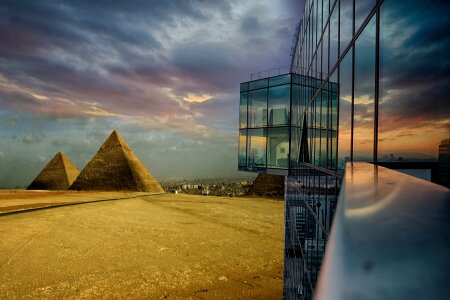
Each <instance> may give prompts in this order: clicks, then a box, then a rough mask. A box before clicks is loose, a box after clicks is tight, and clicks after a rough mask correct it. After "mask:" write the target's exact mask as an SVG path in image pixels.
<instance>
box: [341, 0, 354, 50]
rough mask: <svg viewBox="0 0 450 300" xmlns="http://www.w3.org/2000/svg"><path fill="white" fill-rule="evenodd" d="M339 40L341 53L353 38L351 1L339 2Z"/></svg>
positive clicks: (342, 0) (343, 0)
mask: <svg viewBox="0 0 450 300" xmlns="http://www.w3.org/2000/svg"><path fill="white" fill-rule="evenodd" d="M340 4H341V18H340V23H341V27H340V30H341V32H340V35H341V36H340V39H341V47H340V51H341V53H342V52H343V51H344V50H345V48H347V46H348V44H349V43H350V41H351V39H352V37H353V0H341V2H340Z"/></svg>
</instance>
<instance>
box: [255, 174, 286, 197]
mask: <svg viewBox="0 0 450 300" xmlns="http://www.w3.org/2000/svg"><path fill="white" fill-rule="evenodd" d="M247 194H248V195H259V196H268V195H271V196H275V195H278V196H281V195H284V176H280V175H271V174H265V173H260V174H258V176H257V177H256V178H255V181H253V184H252V186H251V187H250V189H249V191H248V193H247Z"/></svg>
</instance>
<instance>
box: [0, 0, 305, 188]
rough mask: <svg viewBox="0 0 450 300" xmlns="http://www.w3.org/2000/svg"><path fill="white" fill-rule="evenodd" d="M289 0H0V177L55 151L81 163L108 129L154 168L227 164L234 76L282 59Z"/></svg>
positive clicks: (231, 164) (170, 171)
mask: <svg viewBox="0 0 450 300" xmlns="http://www.w3.org/2000/svg"><path fill="white" fill-rule="evenodd" d="M292 3H294V2H292ZM288 5H291V4H290V2H289V1H287V0H286V3H280V2H276V3H275V2H273V1H269V0H267V1H254V2H253V1H245V2H244V1H235V0H228V1H204V0H197V1H196V0H187V1H185V0H168V1H156V0H155V1H69V0H66V1H41V2H38V1H8V0H6V1H1V2H0V41H1V42H0V137H3V138H8V143H3V144H1V145H0V151H1V153H2V166H1V168H0V186H15V183H14V182H21V183H22V184H26V183H27V182H28V181H29V180H31V179H32V178H31V177H32V174H31V175H30V174H28V173H27V170H31V171H32V172H36V173H37V172H38V171H39V169H41V168H42V165H43V164H45V162H46V161H48V159H50V158H51V157H50V156H52V155H53V154H54V153H56V152H57V151H61V150H62V151H64V152H66V153H67V154H68V155H69V156H70V158H71V159H73V161H75V162H76V163H77V164H78V167H80V168H81V167H82V166H83V165H84V164H85V163H86V162H87V161H88V160H89V159H90V158H91V155H93V153H95V151H96V149H97V147H98V146H99V141H100V140H103V139H104V138H105V137H106V136H107V135H108V134H109V133H110V132H111V130H112V129H119V131H120V132H121V133H122V134H123V136H124V137H125V138H126V139H127V140H128V141H129V143H130V144H132V147H133V148H134V149H135V151H136V152H137V153H138V154H140V155H142V159H143V161H144V162H146V163H148V164H149V165H150V167H152V166H153V164H154V163H155V162H156V163H155V166H156V167H155V168H154V174H155V175H156V176H158V175H160V176H173V175H177V176H187V175H189V176H197V177H199V176H213V175H214V176H220V174H221V173H223V174H225V173H226V174H228V175H227V176H233V175H235V174H237V171H236V170H237V167H236V166H235V164H236V161H235V154H236V153H237V149H236V148H237V136H236V133H235V131H236V129H237V117H238V99H239V97H238V93H239V82H240V81H246V80H248V78H249V74H250V73H253V72H256V71H260V70H264V69H269V68H271V67H278V66H280V65H286V64H288V63H289V49H290V46H291V45H290V43H291V39H292V34H293V28H294V25H295V23H296V22H297V21H298V18H299V17H300V12H294V11H293V10H292V9H290V8H288ZM244 23H245V24H244ZM243 28H245V29H246V30H247V31H246V32H245V30H243ZM189 97H191V98H192V99H195V98H196V97H206V98H207V99H208V100H207V101H205V102H202V103H197V102H192V101H191V100H190V99H191V98H189ZM41 132H45V134H46V136H47V137H46V138H44V137H41V136H40V135H39V134H40V133H41ZM11 136H15V137H16V138H15V139H12V138H11ZM24 143H25V144H26V145H30V147H23V145H24ZM149 149H151V154H152V155H150V154H149ZM208 153H209V154H211V153H214V155H208ZM153 155H154V156H153ZM180 156H182V157H185V158H186V160H183V161H181V162H180V160H179V157H180ZM25 158H26V159H25ZM224 162H225V164H226V165H227V167H226V168H223V167H220V166H221V165H223V164H224ZM5 164H6V165H5ZM13 165H17V166H19V165H20V167H18V171H17V172H16V173H17V176H15V177H11V176H9V173H8V172H11V170H12V169H13V168H12V167H11V166H13ZM199 165H201V167H199Z"/></svg>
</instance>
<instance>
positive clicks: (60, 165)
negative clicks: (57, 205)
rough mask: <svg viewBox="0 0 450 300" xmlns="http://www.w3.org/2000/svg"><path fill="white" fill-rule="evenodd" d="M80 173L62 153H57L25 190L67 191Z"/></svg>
mask: <svg viewBox="0 0 450 300" xmlns="http://www.w3.org/2000/svg"><path fill="white" fill-rule="evenodd" d="M78 174H80V171H79V170H78V168H77V167H76V166H75V165H74V164H73V163H72V162H71V161H70V160H69V158H68V157H67V156H66V155H65V154H64V153H62V152H58V153H56V154H55V156H54V157H53V158H52V159H51V160H50V162H49V163H48V164H47V165H46V166H45V168H44V169H43V170H42V171H41V172H40V173H39V175H38V176H37V177H36V179H34V180H33V182H32V183H31V184H30V185H29V186H28V188H27V190H67V189H68V188H69V187H70V186H71V185H72V183H73V182H74V181H75V179H76V178H77V176H78Z"/></svg>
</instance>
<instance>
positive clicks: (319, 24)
mask: <svg viewBox="0 0 450 300" xmlns="http://www.w3.org/2000/svg"><path fill="white" fill-rule="evenodd" d="M322 15H323V13H322V0H318V1H317V29H318V30H317V40H319V39H320V37H321V36H322V29H323V22H322Z"/></svg>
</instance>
